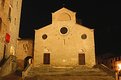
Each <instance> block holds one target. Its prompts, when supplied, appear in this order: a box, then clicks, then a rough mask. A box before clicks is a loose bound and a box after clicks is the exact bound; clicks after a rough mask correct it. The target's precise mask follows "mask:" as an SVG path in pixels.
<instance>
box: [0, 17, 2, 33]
mask: <svg viewBox="0 0 121 80" xmlns="http://www.w3.org/2000/svg"><path fill="white" fill-rule="evenodd" d="M1 28H2V19H1V18H0V31H1Z"/></svg>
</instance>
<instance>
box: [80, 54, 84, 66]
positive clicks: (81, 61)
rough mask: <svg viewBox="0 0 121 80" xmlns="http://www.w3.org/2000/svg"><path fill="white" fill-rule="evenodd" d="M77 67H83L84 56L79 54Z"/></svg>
mask: <svg viewBox="0 0 121 80" xmlns="http://www.w3.org/2000/svg"><path fill="white" fill-rule="evenodd" d="M79 65H85V54H79Z"/></svg>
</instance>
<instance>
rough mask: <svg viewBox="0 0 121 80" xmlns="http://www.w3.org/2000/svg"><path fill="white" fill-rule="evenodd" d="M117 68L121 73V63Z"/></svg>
mask: <svg viewBox="0 0 121 80" xmlns="http://www.w3.org/2000/svg"><path fill="white" fill-rule="evenodd" d="M117 67H118V71H120V70H121V63H118V64H117Z"/></svg>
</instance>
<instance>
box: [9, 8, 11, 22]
mask: <svg viewBox="0 0 121 80" xmlns="http://www.w3.org/2000/svg"><path fill="white" fill-rule="evenodd" d="M8 19H9V20H10V21H11V8H10V7H9V12H8Z"/></svg>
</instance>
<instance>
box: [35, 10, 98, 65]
mask: <svg viewBox="0 0 121 80" xmlns="http://www.w3.org/2000/svg"><path fill="white" fill-rule="evenodd" d="M33 64H34V66H35V67H37V66H41V65H51V66H55V67H72V66H78V65H85V66H89V67H92V66H94V65H95V64H96V63H95V43H94V29H90V28H87V27H85V26H83V25H80V24H77V23H76V13H75V12H73V11H70V10H69V9H67V8H61V9H60V10H57V11H56V12H54V13H52V24H50V25H47V26H44V27H43V28H40V29H38V30H35V41H34V57H33Z"/></svg>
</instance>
